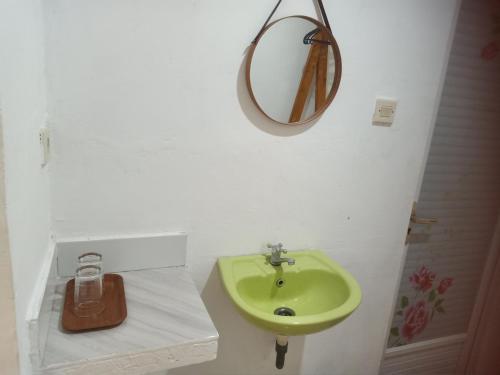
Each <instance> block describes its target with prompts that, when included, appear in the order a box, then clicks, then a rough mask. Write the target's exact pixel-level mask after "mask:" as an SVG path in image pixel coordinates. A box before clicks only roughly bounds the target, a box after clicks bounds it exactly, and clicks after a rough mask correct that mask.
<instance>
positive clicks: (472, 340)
mask: <svg viewBox="0 0 500 375" xmlns="http://www.w3.org/2000/svg"><path fill="white" fill-rule="evenodd" d="M499 274H500V215H499V217H498V220H497V224H496V229H495V233H494V235H493V238H492V240H491V245H490V250H489V252H488V256H487V258H486V262H485V265H484V268H483V276H482V278H481V284H480V286H479V293H478V295H477V297H476V301H475V303H474V309H473V311H472V316H471V320H470V322H469V326H468V328H467V337H466V339H465V343H464V346H463V349H462V353H461V355H460V359H459V362H458V367H457V372H458V374H470V373H471V371H473V370H474V369H475V368H476V366H478V365H479V363H478V356H477V355H475V354H474V351H473V349H474V348H476V351H477V350H479V351H480V350H481V348H482V347H484V346H485V345H487V343H486V342H485V341H484V329H485V327H484V326H482V325H481V320H482V319H483V318H485V317H487V316H489V312H490V311H491V310H492V309H493V308H494V306H493V305H491V304H488V301H489V298H488V297H489V296H491V295H499V294H500V285H497V284H495V282H494V281H495V278H498V275H499Z"/></svg>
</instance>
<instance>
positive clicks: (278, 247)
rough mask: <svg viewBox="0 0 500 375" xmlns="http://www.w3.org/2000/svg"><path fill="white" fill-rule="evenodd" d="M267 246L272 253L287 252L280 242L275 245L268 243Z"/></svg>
mask: <svg viewBox="0 0 500 375" xmlns="http://www.w3.org/2000/svg"><path fill="white" fill-rule="evenodd" d="M267 248H268V249H270V250H271V252H273V253H278V254H281V253H285V254H286V252H287V251H286V250H285V249H283V244H282V243H281V242H279V243H277V244H276V245H273V244H271V243H268V244H267Z"/></svg>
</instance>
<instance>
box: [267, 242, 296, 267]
mask: <svg viewBox="0 0 500 375" xmlns="http://www.w3.org/2000/svg"><path fill="white" fill-rule="evenodd" d="M267 248H268V249H271V258H270V261H269V262H270V263H271V265H273V266H280V265H281V263H285V262H287V263H288V265H289V266H291V265H293V264H295V259H292V258H282V257H281V253H284V254H286V253H287V251H286V250H285V249H283V244H282V243H278V244H277V245H272V244H267Z"/></svg>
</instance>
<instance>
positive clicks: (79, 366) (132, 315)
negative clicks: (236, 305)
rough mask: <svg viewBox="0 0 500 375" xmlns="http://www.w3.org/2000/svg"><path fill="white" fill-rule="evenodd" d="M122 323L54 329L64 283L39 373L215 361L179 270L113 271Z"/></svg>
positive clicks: (202, 315) (211, 341)
mask: <svg viewBox="0 0 500 375" xmlns="http://www.w3.org/2000/svg"><path fill="white" fill-rule="evenodd" d="M118 274H120V275H122V277H123V280H124V285H125V296H126V300H127V311H128V315H127V319H126V320H125V321H124V322H123V323H122V324H121V325H120V326H118V327H115V328H112V329H108V330H100V331H92V332H85V333H76V334H75V333H72V334H68V333H64V332H62V331H61V329H60V320H61V310H62V306H63V302H64V301H63V300H64V288H65V284H66V281H67V280H68V279H67V278H66V279H60V283H58V286H57V287H56V293H55V295H54V299H53V304H52V313H51V317H50V323H49V329H48V336H47V341H46V345H45V350H44V353H43V361H42V366H41V369H40V370H41V373H43V374H94V375H98V374H103V375H104V374H106V375H112V374H127V375H132V374H147V373H149V372H153V371H159V370H162V369H168V368H173V367H179V366H185V365H189V364H193V363H199V362H203V361H208V360H212V359H215V357H216V354H217V340H218V333H217V330H216V329H215V327H214V325H213V323H212V320H211V319H210V316H209V315H208V312H207V310H206V309H205V306H204V304H203V301H202V300H201V298H200V295H199V292H198V290H197V289H196V286H195V285H194V282H193V281H192V279H191V277H190V275H189V273H188V272H187V270H186V268H185V267H171V268H160V269H154V270H141V271H129V272H119V273H118Z"/></svg>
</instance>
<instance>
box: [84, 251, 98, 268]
mask: <svg viewBox="0 0 500 375" xmlns="http://www.w3.org/2000/svg"><path fill="white" fill-rule="evenodd" d="M82 266H97V267H100V268H101V269H103V267H102V255H101V254H99V253H93V252H92V253H85V254H82V255H80V256H79V257H78V267H82Z"/></svg>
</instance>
